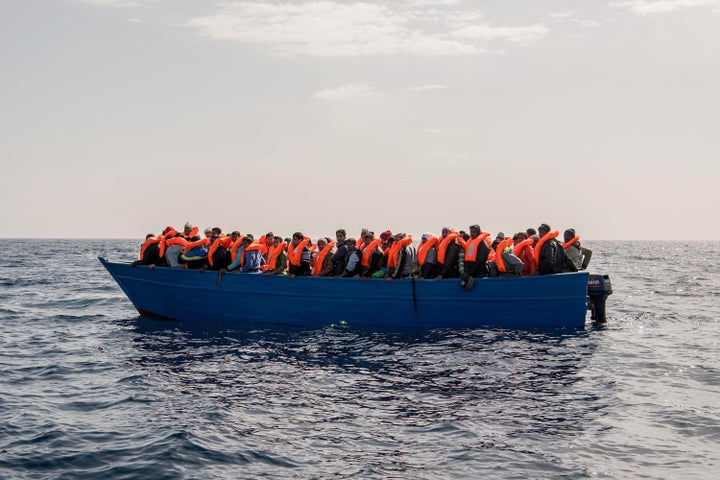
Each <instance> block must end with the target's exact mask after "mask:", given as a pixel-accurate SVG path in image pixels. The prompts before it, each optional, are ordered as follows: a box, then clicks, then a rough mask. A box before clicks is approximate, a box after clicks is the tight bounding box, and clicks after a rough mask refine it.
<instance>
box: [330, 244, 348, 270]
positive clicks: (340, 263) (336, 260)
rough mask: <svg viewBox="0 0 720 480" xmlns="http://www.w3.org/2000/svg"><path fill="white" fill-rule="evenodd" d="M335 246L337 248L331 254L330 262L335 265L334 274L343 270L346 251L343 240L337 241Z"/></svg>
mask: <svg viewBox="0 0 720 480" xmlns="http://www.w3.org/2000/svg"><path fill="white" fill-rule="evenodd" d="M336 248H337V250H336V251H335V254H334V255H333V256H332V262H333V265H335V275H342V273H343V271H345V257H347V253H348V251H347V246H346V245H345V241H344V240H343V241H342V242H339V243H338V244H337V245H336Z"/></svg>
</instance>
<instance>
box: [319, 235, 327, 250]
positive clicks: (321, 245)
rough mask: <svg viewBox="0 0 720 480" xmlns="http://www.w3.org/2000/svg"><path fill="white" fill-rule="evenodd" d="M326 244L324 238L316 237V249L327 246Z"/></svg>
mask: <svg viewBox="0 0 720 480" xmlns="http://www.w3.org/2000/svg"><path fill="white" fill-rule="evenodd" d="M327 244H328V242H327V240H325V238H323V237H320V238H318V239H317V246H318V249H320V250H322V249H323V248H325V247H326V246H327Z"/></svg>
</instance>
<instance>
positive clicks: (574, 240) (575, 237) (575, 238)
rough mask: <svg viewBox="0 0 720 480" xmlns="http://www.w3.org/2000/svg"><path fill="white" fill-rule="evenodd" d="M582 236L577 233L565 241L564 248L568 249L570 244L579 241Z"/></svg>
mask: <svg viewBox="0 0 720 480" xmlns="http://www.w3.org/2000/svg"><path fill="white" fill-rule="evenodd" d="M579 241H580V237H578V236H577V235H575V236H574V237H573V238H572V239H571V240H568V241H567V242H565V243H563V249H565V250H567V249H568V247H569V246H570V245H572V244H573V243H575V242H579Z"/></svg>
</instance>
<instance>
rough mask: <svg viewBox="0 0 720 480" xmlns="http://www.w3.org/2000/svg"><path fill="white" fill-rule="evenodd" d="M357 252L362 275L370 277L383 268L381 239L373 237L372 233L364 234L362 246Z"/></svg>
mask: <svg viewBox="0 0 720 480" xmlns="http://www.w3.org/2000/svg"><path fill="white" fill-rule="evenodd" d="M359 253H360V255H361V257H360V265H361V267H362V276H363V277H368V278H369V277H372V276H373V275H375V274H376V273H377V272H379V271H380V270H381V269H382V268H383V259H384V255H383V250H382V239H380V238H375V234H374V233H372V232H368V233H367V234H365V239H364V242H363V248H362V249H361V250H360V252H359Z"/></svg>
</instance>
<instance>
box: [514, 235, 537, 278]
mask: <svg viewBox="0 0 720 480" xmlns="http://www.w3.org/2000/svg"><path fill="white" fill-rule="evenodd" d="M513 243H514V245H513V253H514V254H515V256H517V257H518V258H519V259H520V261H521V262H522V263H523V269H522V272H520V274H521V275H523V276H525V275H535V272H536V271H537V265H535V254H534V253H533V247H532V244H533V240H532V238H528V236H527V234H526V233H525V232H518V233H516V234H515V235H514V236H513Z"/></svg>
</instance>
